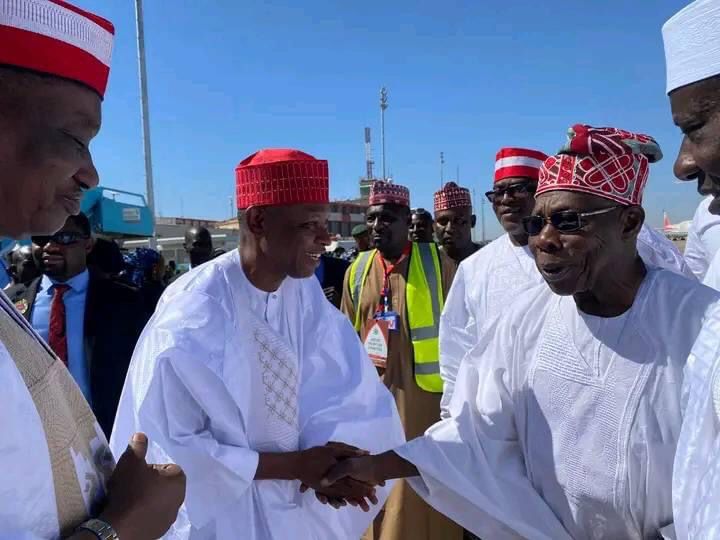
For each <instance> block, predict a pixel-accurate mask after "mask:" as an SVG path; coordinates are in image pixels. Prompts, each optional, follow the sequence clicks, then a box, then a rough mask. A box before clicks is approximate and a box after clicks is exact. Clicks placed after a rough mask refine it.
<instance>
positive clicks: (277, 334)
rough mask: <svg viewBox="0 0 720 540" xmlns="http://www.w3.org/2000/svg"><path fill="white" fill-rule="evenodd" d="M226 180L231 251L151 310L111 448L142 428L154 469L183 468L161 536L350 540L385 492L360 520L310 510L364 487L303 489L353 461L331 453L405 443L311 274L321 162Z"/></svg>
mask: <svg viewBox="0 0 720 540" xmlns="http://www.w3.org/2000/svg"><path fill="white" fill-rule="evenodd" d="M236 175H237V193H238V208H239V209H241V210H242V211H243V214H242V215H241V217H240V222H241V229H242V235H241V242H240V248H239V250H236V251H233V252H231V253H227V254H225V255H222V256H220V257H218V258H216V259H213V260H212V261H210V262H208V263H206V264H205V265H203V266H202V267H201V268H199V269H197V270H195V271H193V272H190V273H189V274H187V275H185V276H183V277H181V278H179V279H178V280H177V281H176V282H175V283H173V284H172V285H171V286H170V287H169V288H168V290H167V291H166V293H165V294H164V296H163V297H162V299H161V301H160V303H159V305H158V308H157V311H156V313H155V315H154V317H153V319H152V320H151V322H150V323H149V325H148V327H147V328H146V329H145V332H144V334H143V336H142V337H141V339H140V342H139V343H138V346H137V349H136V351H135V355H134V358H133V361H132V364H131V367H130V371H129V375H128V379H127V382H126V386H125V389H124V391H123V395H122V398H121V402H120V407H119V410H118V414H117V420H116V424H115V429H114V431H113V437H112V440H111V447H112V449H113V450H114V451H116V450H117V451H119V450H120V449H121V448H122V445H123V441H124V440H125V439H126V437H127V434H128V433H131V432H133V431H135V430H138V429H142V430H145V432H146V433H148V435H149V436H150V438H151V440H152V442H153V444H152V446H151V448H150V452H149V454H150V456H151V457H153V458H158V459H159V458H160V457H161V456H162V459H167V460H170V461H173V462H175V463H178V464H180V465H181V466H182V467H183V469H184V470H185V472H186V474H187V480H188V489H187V499H186V503H185V505H184V507H183V508H182V509H181V512H180V516H179V519H178V521H177V522H176V524H175V526H174V527H173V529H172V530H171V531H170V532H169V533H168V535H167V538H173V539H176V538H183V539H193V540H195V539H205V538H208V539H209V538H212V539H217V540H225V539H227V540H230V539H237V538H243V539H244V540H271V539H284V538H293V539H297V540H306V539H307V540H321V539H327V540H330V539H343V538H350V539H357V538H359V537H360V536H361V535H362V533H363V531H364V530H365V529H366V528H367V527H368V526H369V525H370V523H371V522H372V520H373V518H374V516H375V514H376V513H377V511H378V510H379V509H380V508H381V507H382V502H384V499H385V497H386V495H387V493H388V490H389V488H390V486H386V487H384V488H382V489H380V490H379V493H378V499H379V501H380V504H379V505H378V506H375V507H374V508H373V511H372V512H369V513H364V512H363V511H362V510H361V509H360V508H355V507H352V506H347V507H345V508H342V509H341V510H339V511H337V512H335V511H333V509H332V508H330V507H329V506H325V505H323V504H321V503H320V502H319V500H322V501H323V502H325V501H327V500H328V499H330V500H331V501H334V502H335V503H338V502H339V503H340V504H342V502H341V501H342V500H348V501H349V502H351V503H354V502H358V501H359V503H360V504H362V505H365V504H366V502H365V500H364V497H367V498H368V499H370V500H372V501H375V502H377V501H376V500H375V499H374V496H373V495H369V496H368V495H367V493H368V492H371V491H370V490H371V488H369V487H368V486H364V485H362V484H360V483H357V482H355V483H354V484H348V485H347V486H345V487H344V488H343V489H341V490H339V491H333V490H332V489H331V490H329V491H325V492H323V493H316V494H313V493H312V492H305V493H301V491H300V487H301V484H305V486H309V487H311V488H314V489H316V490H317V489H319V488H320V486H319V482H320V479H321V477H322V474H324V473H325V472H326V471H327V470H328V469H329V468H330V466H331V465H333V464H334V463H337V461H338V460H340V459H343V458H346V457H349V456H353V455H359V454H360V453H362V452H360V451H358V450H357V449H355V448H353V447H344V446H342V445H333V444H331V445H329V446H326V444H327V443H328V441H341V442H343V443H349V444H352V445H356V446H357V447H360V448H363V449H367V450H369V451H372V452H379V451H383V450H387V449H389V448H392V447H394V446H396V445H397V444H398V443H401V442H403V441H404V435H403V428H402V425H401V423H400V418H399V416H398V413H397V410H396V408H395V404H394V401H393V398H392V396H391V395H390V393H389V392H388V391H387V389H386V388H385V386H384V385H383V384H382V383H381V381H380V379H379V378H378V376H377V372H376V370H375V368H374V366H373V364H372V362H371V361H370V360H369V358H368V356H367V354H366V353H365V350H364V348H363V346H362V344H361V343H360V341H359V339H358V337H357V334H356V333H355V330H354V329H353V327H352V325H351V324H350V322H349V321H348V320H347V318H345V317H344V316H343V315H342V314H341V313H340V312H339V311H338V310H337V309H335V308H334V307H333V306H332V305H331V304H330V303H329V302H327V300H326V299H325V296H324V295H323V292H322V290H321V288H320V285H319V283H318V281H317V279H315V277H314V276H313V273H314V271H315V269H316V267H317V264H318V262H319V260H320V256H321V254H322V253H324V251H325V246H326V245H328V244H329V243H330V238H329V235H328V231H327V227H326V221H327V213H328V207H327V203H328V168H327V162H326V161H324V160H317V159H315V158H313V157H312V156H309V155H308V154H305V153H303V152H299V151H297V150H263V151H260V152H257V153H256V154H253V155H252V156H250V157H249V158H247V159H246V160H244V161H243V162H242V163H241V164H240V165H239V167H238V168H237V170H236ZM358 490H359V491H358ZM355 493H359V495H357V496H356V495H354V494H355ZM316 495H317V499H316ZM318 499H319V500H318ZM336 506H337V504H336Z"/></svg>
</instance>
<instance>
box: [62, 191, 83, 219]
mask: <svg viewBox="0 0 720 540" xmlns="http://www.w3.org/2000/svg"><path fill="white" fill-rule="evenodd" d="M81 199H82V194H81V193H78V194H77V195H71V196H65V197H63V199H62V201H63V202H62V204H63V208H65V211H66V212H67V213H68V214H70V215H73V216H74V215H76V214H79V213H80V201H81Z"/></svg>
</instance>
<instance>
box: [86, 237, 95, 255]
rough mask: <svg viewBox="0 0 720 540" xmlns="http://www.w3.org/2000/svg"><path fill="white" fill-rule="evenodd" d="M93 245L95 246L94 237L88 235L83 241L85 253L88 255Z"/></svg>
mask: <svg viewBox="0 0 720 540" xmlns="http://www.w3.org/2000/svg"><path fill="white" fill-rule="evenodd" d="M93 247H95V239H94V238H92V237H90V238H89V239H87V240H86V241H85V255H90V252H91V251H92V249H93Z"/></svg>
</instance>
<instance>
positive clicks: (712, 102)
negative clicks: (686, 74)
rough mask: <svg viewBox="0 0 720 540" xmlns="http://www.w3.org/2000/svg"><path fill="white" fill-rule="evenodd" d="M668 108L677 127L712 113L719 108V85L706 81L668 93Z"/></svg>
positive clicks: (715, 82) (713, 81)
mask: <svg viewBox="0 0 720 540" xmlns="http://www.w3.org/2000/svg"><path fill="white" fill-rule="evenodd" d="M670 108H671V109H672V115H673V121H674V122H675V124H676V125H678V126H683V125H684V124H686V123H688V122H691V121H692V120H693V119H694V118H696V117H697V116H700V115H703V114H706V113H708V112H712V111H714V110H716V109H718V108H720V83H719V82H718V81H715V80H708V81H700V82H697V83H693V84H689V85H687V86H683V87H681V88H678V89H677V90H674V91H673V92H671V93H670Z"/></svg>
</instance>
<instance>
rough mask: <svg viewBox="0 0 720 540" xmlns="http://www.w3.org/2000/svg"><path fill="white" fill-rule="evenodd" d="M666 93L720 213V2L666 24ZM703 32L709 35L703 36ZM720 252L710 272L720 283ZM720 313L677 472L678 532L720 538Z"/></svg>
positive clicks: (693, 386) (687, 162)
mask: <svg viewBox="0 0 720 540" xmlns="http://www.w3.org/2000/svg"><path fill="white" fill-rule="evenodd" d="M662 33H663V41H664V43H665V59H666V64H667V92H668V95H669V97H670V106H671V109H672V116H673V122H674V123H675V125H676V126H677V127H678V128H680V130H681V131H682V133H683V141H682V145H681V147H680V152H679V154H678V157H677V160H676V162H675V175H676V176H677V177H678V178H679V179H681V180H689V181H690V180H695V181H697V184H698V191H699V192H700V193H701V194H703V195H709V197H708V199H707V200H706V201H707V202H706V201H703V203H701V207H702V206H703V205H704V204H707V207H708V210H709V212H710V213H711V214H713V215H715V216H716V217H717V216H720V123H719V122H718V118H720V116H719V115H720V51H719V50H718V42H719V40H720V1H719V0H701V1H697V2H693V3H691V4H689V5H688V6H687V7H685V8H684V9H682V10H680V11H679V12H678V13H677V14H675V15H674V16H673V17H672V18H671V19H670V20H668V21H667V22H666V23H665V25H664V26H663V30H662ZM699 36H702V38H701V39H699ZM718 276H720V261H719V260H718V255H715V258H714V259H713V262H712V264H711V265H710V268H709V269H708V271H707V275H706V277H705V281H706V283H708V284H710V285H713V286H717V285H720V283H718ZM719 350H720V312H718V311H715V312H714V313H713V315H712V317H710V318H709V320H708V321H707V322H706V323H705V326H704V327H703V330H702V332H701V333H700V336H699V338H698V340H697V342H696V344H695V347H694V348H693V351H692V354H691V355H690V357H689V358H688V363H687V368H686V374H685V379H684V385H683V397H684V403H685V404H686V407H685V410H684V422H683V428H682V431H681V433H680V440H679V442H678V448H677V455H676V458H675V468H674V476H673V509H674V513H675V530H676V533H677V537H678V538H680V539H685V538H703V539H717V538H720V514H719V513H718V507H720V354H719V353H718V351H719Z"/></svg>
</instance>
